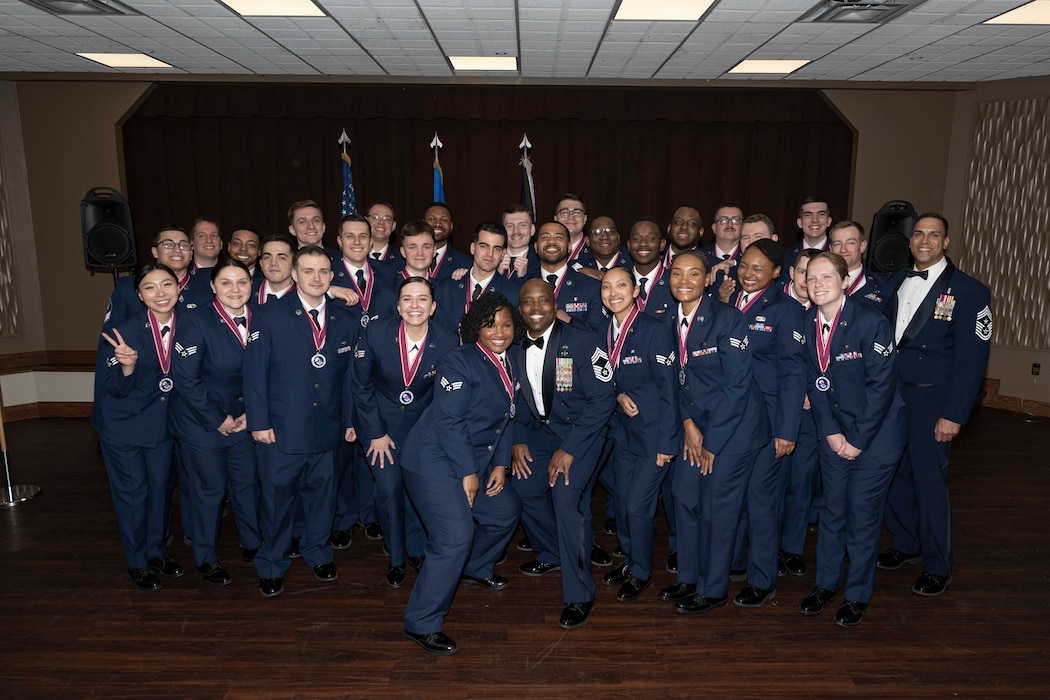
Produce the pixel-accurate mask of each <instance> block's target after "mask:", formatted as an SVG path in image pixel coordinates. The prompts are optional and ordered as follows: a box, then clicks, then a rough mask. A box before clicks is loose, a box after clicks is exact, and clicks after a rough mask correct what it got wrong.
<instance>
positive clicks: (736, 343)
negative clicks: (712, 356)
mask: <svg viewBox="0 0 1050 700" xmlns="http://www.w3.org/2000/svg"><path fill="white" fill-rule="evenodd" d="M747 342H748V341H747V336H746V335H745V336H744V337H743V339H741V340H737V339H736V338H730V339H729V344H730V345H732V346H733V347H734V348H736V349H737V350H747Z"/></svg>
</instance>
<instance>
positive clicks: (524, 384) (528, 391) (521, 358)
mask: <svg viewBox="0 0 1050 700" xmlns="http://www.w3.org/2000/svg"><path fill="white" fill-rule="evenodd" d="M518 367H520V368H521V370H520V372H521V380H520V381H521V396H522V398H524V399H525V403H527V404H528V405H529V410H530V411H532V415H534V416H536V418H539V417H540V412H539V410H538V409H537V408H536V399H535V397H534V396H533V395H532V382H530V381H529V373H528V372H527V371H525V349H524V348H519V350H518Z"/></svg>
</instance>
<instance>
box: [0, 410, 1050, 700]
mask: <svg viewBox="0 0 1050 700" xmlns="http://www.w3.org/2000/svg"><path fill="white" fill-rule="evenodd" d="M7 430H8V444H9V455H10V460H11V466H12V469H13V471H14V474H15V482H16V483H25V482H33V483H36V484H38V485H40V486H41V487H43V493H42V495H41V496H39V497H37V499H36V500H34V501H32V502H30V503H28V504H24V505H21V506H19V507H17V508H0V620H2V627H0V696H2V697H7V698H38V697H69V698H84V697H97V698H117V697H121V698H124V697H130V698H145V697H160V698H168V697H170V698H287V697H300V698H313V697H320V698H336V697H362V696H367V697H374V698H387V697H458V698H465V697H468V696H469V697H472V698H474V697H498V698H533V697H602V698H620V697H623V698H636V697H685V696H692V697H695V696H704V695H706V696H711V697H720V698H721V697H769V696H774V695H775V696H788V697H844V696H865V697H903V696H930V697H954V696H960V697H973V698H993V697H1005V696H1032V697H1048V696H1050V615H1048V610H1050V524H1048V521H1050V515H1048V509H1050V458H1048V457H1047V454H1048V452H1047V438H1048V436H1050V426H1048V425H1047V423H1045V422H1043V423H1031V422H1024V421H1022V420H1020V419H1018V417H1017V416H1015V415H1014V414H1012V413H1009V412H1006V411H997V410H991V409H981V410H980V411H979V412H978V414H977V415H976V416H975V419H974V421H973V424H972V425H971V426H970V428H968V429H967V431H966V432H965V433H964V435H963V437H962V438H961V440H960V441H959V443H958V445H957V448H956V450H955V452H954V455H953V458H954V459H953V462H954V472H953V476H952V489H953V498H954V511H955V533H954V537H955V558H956V568H955V573H954V575H955V582H954V584H953V585H952V586H951V588H950V589H949V592H948V593H947V594H946V595H944V596H942V597H940V598H933V599H926V598H921V597H919V596H916V595H914V594H913V593H911V592H910V588H911V585H912V582H913V580H914V578H915V576H917V575H918V573H919V571H918V568H916V566H909V567H905V568H904V569H902V570H900V571H895V572H879V575H878V579H877V584H876V591H875V596H874V600H873V602H872V605H871V607H870V608H869V611H868V615H867V617H865V619H864V622H863V623H862V624H861V625H860V626H859V627H856V628H853V629H850V630H845V629H841V628H839V627H837V626H835V625H834V624H833V623H832V616H833V614H834V609H835V607H834V606H833V607H832V610H831V611H826V612H825V614H824V615H823V616H820V617H816V618H807V617H803V616H802V615H800V614H799V613H798V611H797V606H798V603H799V601H800V600H801V599H802V598H803V597H804V596H805V595H806V594H807V593H808V592H809V591H810V589H811V588H812V586H813V575H812V573H811V574H810V575H808V576H804V577H799V578H796V577H790V576H789V577H782V578H780V579H779V581H778V586H779V587H778V591H777V597H776V599H775V600H774V601H772V602H771V603H769V604H766V605H765V606H764V607H762V608H759V609H757V610H744V609H741V608H738V607H736V606H734V605H732V604H730V605H729V606H727V607H726V608H723V609H720V610H716V611H713V612H711V613H708V614H706V615H702V616H700V617H682V616H679V615H675V614H674V613H673V612H672V610H671V608H670V606H669V605H667V604H665V603H661V602H659V600H657V598H656V593H657V591H658V590H659V588H660V587H662V586H664V585H667V584H668V583H671V582H673V576H672V574H669V573H667V572H664V571H660V572H658V573H657V575H656V576H655V577H654V582H653V586H652V587H651V588H650V589H649V590H648V591H646V593H645V594H644V595H643V597H642V598H641V599H640V600H638V601H636V602H634V603H626V604H625V603H618V602H617V601H616V600H615V597H614V596H615V590H616V589H615V588H609V587H605V586H602V584H601V583H600V582H599V584H598V585H599V591H598V604H597V608H596V609H595V612H594V613H593V615H592V617H591V620H590V621H589V622H588V624H587V625H586V626H585V627H584V628H582V629H579V630H576V631H572V632H567V631H564V630H562V629H560V628H559V627H558V626H557V619H558V615H559V613H560V611H561V604H560V599H561V594H560V581H559V579H558V576H557V574H551V575H548V576H546V577H543V578H538V579H537V578H527V577H524V576H521V575H520V574H518V573H517V567H518V565H519V564H521V563H522V562H524V561H525V560H526V559H527V558H528V555H526V554H523V553H521V552H518V551H516V550H514V549H513V548H512V552H511V554H510V558H509V560H508V561H507V563H505V564H503V565H501V566H500V567H498V568H497V572H499V573H502V574H504V575H506V576H508V577H509V578H510V580H511V587H510V589H509V590H507V591H504V592H498V593H491V592H486V591H482V590H479V589H477V588H471V587H466V588H462V589H461V590H460V591H459V593H458V595H457V597H456V601H455V604H454V607H453V610H452V613H451V614H450V616H449V618H448V620H447V622H446V632H448V633H449V634H450V635H451V636H452V637H453V638H455V639H456V640H457V641H458V642H459V644H460V652H459V653H458V654H456V655H454V656H451V657H434V656H430V655H428V654H426V653H425V652H423V651H422V650H420V649H418V648H417V647H415V646H414V645H412V644H410V643H408V642H406V641H404V640H403V639H402V638H401V629H402V621H401V615H402V611H403V609H404V605H405V601H406V600H407V599H408V595H409V592H410V590H411V584H412V582H413V580H414V578H413V577H414V574H413V573H412V572H411V570H410V572H409V581H408V584H407V585H406V586H405V587H404V588H402V589H400V590H392V589H389V588H387V587H386V586H385V585H384V584H383V574H384V572H385V570H386V557H385V556H384V555H383V553H382V547H381V543H379V542H370V541H368V540H366V539H365V538H364V536H363V533H362V532H361V531H360V530H357V531H355V539H354V544H353V546H352V547H350V549H347V550H344V551H340V552H337V553H336V563H337V564H338V565H339V580H338V581H337V582H336V583H334V584H320V583H318V582H317V581H316V580H315V579H314V578H313V574H312V571H310V570H309V569H308V568H307V567H306V566H305V565H304V564H303V563H302V561H301V560H299V561H296V562H293V567H292V569H291V571H290V572H289V574H288V576H287V577H286V579H285V594H284V595H283V596H281V597H279V598H276V599H272V600H266V599H263V598H262V597H261V596H260V595H259V592H258V579H257V577H256V574H255V571H254V569H253V568H252V567H250V566H249V565H247V564H243V563H241V562H240V559H239V556H237V555H238V554H239V550H238V549H237V541H236V533H235V532H233V529H232V526H230V527H227V528H226V530H225V531H224V533H223V536H222V552H223V554H224V555H225V559H226V560H227V562H228V564H229V568H230V571H231V573H232V575H233V577H234V581H233V583H232V584H231V585H230V586H227V587H225V588H221V589H215V588H212V587H210V586H207V585H206V584H204V583H202V582H201V580H200V579H199V578H198V577H197V576H196V575H194V574H193V573H188V574H187V575H186V576H184V577H183V578H180V579H177V580H174V581H168V580H165V581H164V588H163V590H160V591H157V592H154V593H140V592H138V591H136V590H134V589H133V587H132V585H131V583H130V582H129V581H128V579H127V578H126V577H125V575H124V570H125V564H124V561H123V556H122V553H121V549H120V545H119V541H118V537H117V529H116V525H115V521H114V517H113V507H112V503H111V501H110V497H109V491H108V488H107V483H106V478H105V473H104V470H103V466H102V461H101V458H100V457H99V456H98V454H97V453H96V451H95V444H96V439H95V435H94V433H93V432H92V431H91V429H90V427H89V426H88V422H87V420H82V419H37V420H31V421H24V422H19V423H14V424H11V425H8V427H7ZM596 512H599V511H596ZM181 539H182V538H181V533H177V534H176V540H177V543H176V544H175V545H173V546H172V547H171V548H170V552H171V554H172V555H173V556H174V557H175V558H176V559H177V560H178V561H179V562H180V563H182V564H183V566H185V567H187V568H190V565H191V564H192V561H191V556H190V552H189V548H188V547H186V546H185V545H183V544H182V542H181ZM811 540H812V537H811ZM515 541H516V538H515ZM602 541H603V542H604V544H605V545H607V546H609V547H610V548H611V547H612V546H613V545H614V538H613V537H611V536H604V535H603V536H602ZM656 554H657V560H658V561H659V562H662V561H664V559H665V557H666V556H667V545H666V539H665V537H664V535H663V533H660V534H659V536H658V544H657V552H656ZM806 557H807V560H808V561H809V563H810V567H811V570H812V564H813V542H812V541H810V542H809V543H808V547H807V551H806ZM599 573H600V572H599ZM739 585H740V584H731V587H730V594H731V595H732V594H735V593H736V591H737V590H738V588H739Z"/></svg>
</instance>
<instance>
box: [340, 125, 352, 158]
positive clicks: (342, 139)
mask: <svg viewBox="0 0 1050 700" xmlns="http://www.w3.org/2000/svg"><path fill="white" fill-rule="evenodd" d="M339 144H340V145H341V146H342V147H343V155H344V156H345V155H346V147H347V146H349V145H350V137H349V136H347V135H346V129H343V133H341V134H340V135H339Z"/></svg>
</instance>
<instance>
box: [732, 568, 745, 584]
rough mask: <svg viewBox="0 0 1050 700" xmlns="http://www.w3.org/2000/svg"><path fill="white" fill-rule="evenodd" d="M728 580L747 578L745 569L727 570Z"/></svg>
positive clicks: (743, 579)
mask: <svg viewBox="0 0 1050 700" xmlns="http://www.w3.org/2000/svg"><path fill="white" fill-rule="evenodd" d="M729 580H730V581H746V580H747V570H746V569H732V570H731V571H730V572H729Z"/></svg>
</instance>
